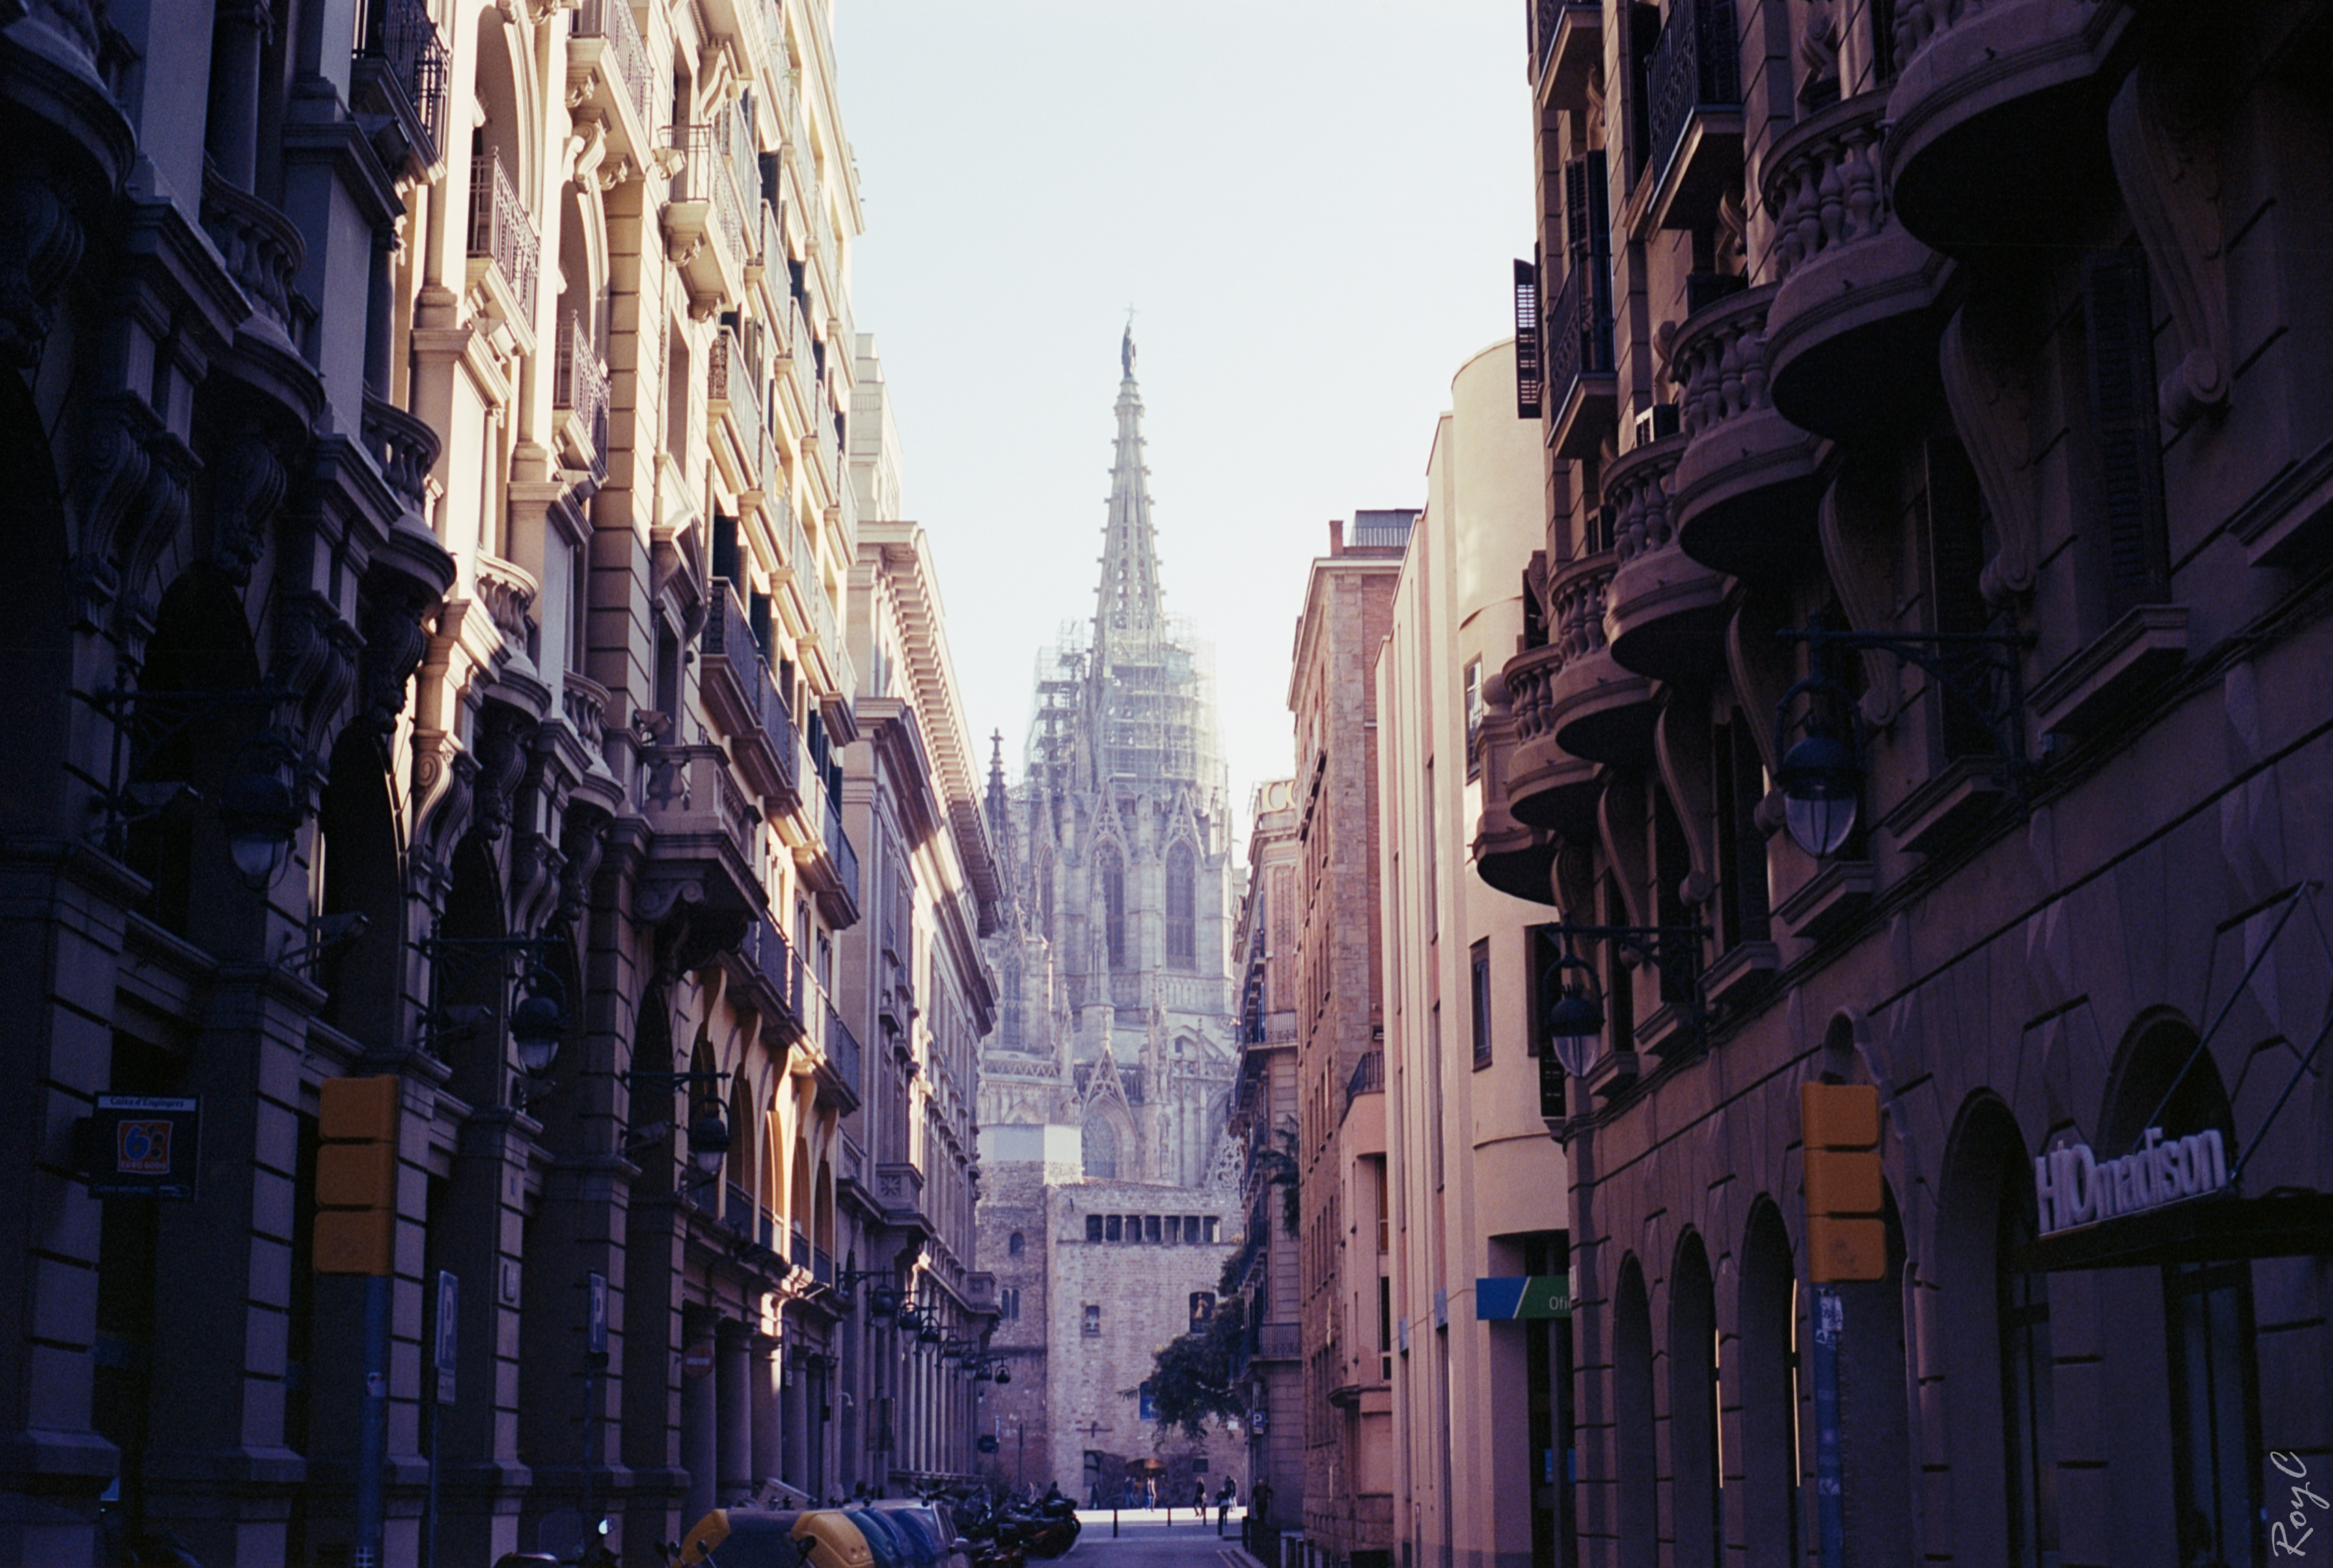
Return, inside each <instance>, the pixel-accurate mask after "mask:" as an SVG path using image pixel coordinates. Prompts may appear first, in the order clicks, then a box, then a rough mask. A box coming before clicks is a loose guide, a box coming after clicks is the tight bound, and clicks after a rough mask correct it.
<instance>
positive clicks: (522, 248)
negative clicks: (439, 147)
mask: <svg viewBox="0 0 2333 1568" xmlns="http://www.w3.org/2000/svg"><path fill="white" fill-rule="evenodd" d="M541 253H542V241H541V239H540V238H538V237H537V236H536V234H535V232H534V220H533V218H531V217H529V216H528V215H527V212H526V204H525V203H524V202H523V201H521V200H520V199H519V195H518V187H517V186H515V185H513V184H512V183H511V177H510V174H509V171H507V170H506V169H504V167H503V160H502V158H501V155H499V154H497V153H494V152H482V153H480V154H478V155H477V156H476V157H475V158H472V159H471V160H470V254H472V255H474V256H485V257H486V258H487V259H489V260H491V261H492V262H493V263H494V268H495V270H496V271H498V272H501V273H502V275H503V282H505V283H507V284H508V285H509V286H510V292H511V295H512V297H513V298H514V299H515V300H516V301H518V306H519V311H520V312H521V313H522V314H523V316H524V317H525V318H526V324H527V325H529V326H532V325H533V321H534V282H535V272H536V268H537V266H538V265H539V263H540V257H541Z"/></svg>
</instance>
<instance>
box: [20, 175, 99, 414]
mask: <svg viewBox="0 0 2333 1568" xmlns="http://www.w3.org/2000/svg"><path fill="white" fill-rule="evenodd" d="M82 243H83V235H82V227H81V224H80V222H79V221H78V220H77V219H75V218H74V216H73V215H72V210H71V209H70V208H69V207H67V206H65V203H64V199H63V198H62V196H59V195H58V194H57V192H56V189H55V187H53V186H51V185H50V184H49V183H48V182H47V181H46V180H43V179H41V178H39V177H35V176H33V175H17V176H15V177H13V178H10V179H7V180H6V181H5V183H0V362H5V363H6V364H9V365H12V366H14V367H15V368H18V369H29V368H31V367H33V366H34V365H35V364H37V363H39V362H40V358H41V349H42V346H43V344H45V343H46V342H47V341H48V338H49V328H50V327H51V326H52V325H53V323H54V322H55V320H56V296H57V291H58V290H59V289H60V288H61V287H62V286H63V283H64V281H65V279H66V278H67V277H69V276H70V275H71V274H72V270H73V268H74V266H76V265H77V264H78V263H80V261H81V253H82Z"/></svg>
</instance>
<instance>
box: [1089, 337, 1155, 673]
mask: <svg viewBox="0 0 2333 1568" xmlns="http://www.w3.org/2000/svg"><path fill="white" fill-rule="evenodd" d="M1118 364H1119V366H1120V367H1121V368H1123V369H1124V371H1125V378H1124V379H1122V380H1120V381H1119V382H1118V452H1117V460H1116V462H1115V463H1114V464H1112V466H1111V469H1110V478H1109V522H1108V524H1107V525H1106V527H1105V530H1104V532H1103V535H1102V556H1101V588H1100V590H1099V593H1098V594H1097V596H1096V598H1095V605H1094V649H1095V652H1096V654H1097V655H1099V659H1098V662H1099V663H1103V664H1107V663H1108V650H1109V645H1111V644H1112V643H1120V644H1126V643H1139V642H1143V641H1147V640H1149V639H1151V638H1155V637H1156V636H1157V635H1158V632H1159V629H1160V621H1161V617H1160V613H1159V607H1158V549H1157V537H1156V536H1155V535H1154V534H1153V533H1152V532H1151V529H1150V486H1149V483H1148V476H1149V473H1150V471H1149V470H1148V469H1147V468H1145V467H1144V466H1143V464H1142V393H1141V391H1140V389H1139V388H1138V387H1136V386H1135V384H1134V328H1133V325H1132V324H1131V323H1128V326H1127V329H1126V336H1125V337H1124V338H1123V339H1120V340H1119V342H1118Z"/></svg>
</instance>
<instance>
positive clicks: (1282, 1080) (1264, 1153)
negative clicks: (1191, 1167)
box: [1227, 779, 1305, 1563]
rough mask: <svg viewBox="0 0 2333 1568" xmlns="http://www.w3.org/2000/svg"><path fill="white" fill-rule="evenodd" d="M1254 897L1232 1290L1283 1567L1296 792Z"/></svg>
mask: <svg viewBox="0 0 2333 1568" xmlns="http://www.w3.org/2000/svg"><path fill="white" fill-rule="evenodd" d="M1247 843H1248V849H1247V886H1246V892H1245V893H1244V894H1243V896H1242V897H1241V899H1240V906H1239V922H1238V925H1237V927H1236V931H1235V934H1234V938H1233V945H1232V953H1233V957H1234V961H1235V962H1236V963H1237V964H1238V965H1239V970H1240V1068H1239V1078H1238V1080H1237V1083H1236V1084H1235V1085H1234V1088H1233V1091H1232V1130H1233V1131H1234V1133H1237V1134H1239V1135H1240V1136H1241V1137H1242V1138H1243V1139H1244V1140H1245V1142H1246V1162H1245V1166H1244V1169H1243V1179H1242V1184H1241V1191H1242V1195H1243V1197H1244V1198H1245V1200H1246V1201H1247V1240H1246V1242H1245V1243H1244V1245H1243V1247H1242V1248H1241V1251H1240V1254H1239V1263H1238V1265H1237V1266H1236V1267H1234V1269H1233V1271H1232V1273H1231V1275H1230V1276H1228V1277H1227V1283H1229V1284H1230V1285H1232V1286H1234V1288H1235V1289H1236V1290H1238V1292H1239V1293H1240V1296H1241V1298H1242V1302H1243V1306H1242V1310H1243V1312H1244V1314H1245V1315H1246V1321H1247V1341H1246V1344H1245V1346H1244V1353H1245V1362H1244V1364H1243V1365H1242V1366H1241V1367H1239V1368H1237V1369H1235V1373H1234V1376H1235V1378H1236V1379H1237V1380H1238V1381H1240V1382H1243V1385H1244V1388H1245V1391H1246V1394H1247V1411H1248V1415H1247V1476H1248V1510H1247V1517H1248V1519H1249V1521H1250V1524H1249V1525H1248V1531H1247V1545H1248V1550H1249V1551H1251V1552H1253V1553H1254V1554H1256V1555H1257V1556H1259V1557H1260V1558H1262V1559H1263V1561H1265V1562H1267V1563H1278V1562H1279V1561H1280V1559H1279V1555H1278V1554H1279V1550H1280V1540H1281V1536H1282V1533H1283V1531H1286V1532H1288V1533H1291V1534H1293V1533H1295V1532H1297V1531H1301V1529H1302V1526H1303V1519H1304V1458H1305V1438H1304V1410H1305V1405H1304V1319H1303V1296H1302V1293H1301V1278H1302V1276H1301V1257H1302V1238H1301V1230H1302V1226H1301V1216H1300V1215H1299V1214H1298V1213H1297V1212H1296V1211H1295V1209H1294V1207H1293V1206H1294V1205H1296V1204H1297V1203H1298V1201H1299V1197H1298V1195H1299V1194H1300V1193H1301V1186H1300V1184H1299V1182H1298V1180H1297V1176H1298V1167H1297V1164H1296V1153H1297V1148H1298V1139H1297V1079H1296V1007H1297V990H1296V910H1297V887H1296V879H1297V877H1298V875H1301V862H1302V850H1303V846H1302V844H1301V842H1300V841H1299V840H1298V838H1297V837H1296V781H1295V780H1294V779H1269V780H1267V781H1266V782H1264V783H1262V784H1259V785H1257V786H1256V788H1255V792H1254V793H1253V796H1251V797H1250V799H1249V806H1248V841H1247Z"/></svg>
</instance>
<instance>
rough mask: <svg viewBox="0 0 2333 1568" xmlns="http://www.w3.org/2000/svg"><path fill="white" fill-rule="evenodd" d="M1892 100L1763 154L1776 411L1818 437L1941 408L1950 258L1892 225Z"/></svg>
mask: <svg viewBox="0 0 2333 1568" xmlns="http://www.w3.org/2000/svg"><path fill="white" fill-rule="evenodd" d="M1886 110H1887V102H1886V95H1885V94H1882V93H1877V92H1868V93H1865V94H1864V95H1863V96H1861V97H1859V98H1850V99H1848V100H1847V101H1846V102H1844V103H1838V104H1834V105H1832V106H1831V107H1830V108H1829V109H1827V110H1823V111H1822V112H1821V113H1819V114H1817V115H1813V116H1811V117H1810V118H1809V119H1807V120H1802V121H1800V123H1799V124H1797V125H1795V126H1793V127H1791V129H1790V131H1789V132H1788V133H1787V134H1785V135H1784V136H1782V137H1781V139H1778V140H1777V141H1776V142H1775V143H1774V147H1773V150H1772V151H1771V153H1770V154H1769V155H1768V156H1767V158H1766V166H1765V196H1766V207H1767V210H1768V211H1770V212H1771V213H1773V214H1775V215H1776V216H1775V224H1774V250H1773V276H1774V279H1775V281H1776V282H1778V283H1780V284H1781V288H1780V290H1779V292H1776V293H1775V295H1774V298H1773V304H1772V307H1771V309H1770V310H1769V311H1768V312H1767V316H1766V366H1767V374H1768V379H1769V381H1770V382H1771V387H1772V391H1773V399H1774V406H1775V407H1777V408H1779V409H1781V411H1782V413H1783V415H1784V416H1786V417H1788V418H1789V419H1790V420H1791V422H1792V423H1794V424H1797V425H1803V426H1805V427H1806V428H1807V429H1809V430H1812V431H1814V432H1815V433H1816V434H1818V435H1829V436H1831V437H1833V438H1835V439H1840V440H1850V439H1855V438H1858V437H1862V436H1867V435H1874V434H1877V433H1879V432H1881V431H1885V430H1888V429H1892V428H1898V427H1901V426H1902V425H1906V424H1907V423H1909V422H1911V421H1912V420H1915V419H1916V418H1917V417H1919V416H1920V415H1921V413H1922V412H1923V411H1924V410H1925V408H1927V407H1928V406H1931V404H1932V403H1933V401H1934V398H1935V385H1936V372H1935V368H1936V339H1937V335H1938V334H1939V333H1940V332H1941V331H1942V330H1943V326H1944V324H1943V322H1942V320H1940V319H1939V317H1938V315H1937V312H1936V309H1935V302H1936V286H1937V282H1938V280H1939V275H1940V274H1941V272H1943V270H1944V265H1945V263H1944V258H1943V257H1942V256H1940V255H1938V254H1937V253H1935V252H1934V251H1932V250H1930V249H1929V248H1928V247H1927V246H1926V245H1925V244H1921V243H1920V242H1919V241H1918V240H1917V239H1915V238H1914V237H1913V236H1912V235H1911V234H1909V233H1908V232H1906V230H1905V228H1904V227H1903V225H1900V224H1898V223H1897V222H1896V214H1895V209H1894V208H1893V206H1891V205H1890V203H1889V201H1888V193H1887V182H1886V181H1884V180H1883V179H1881V178H1880V168H1879V140H1880V125H1881V116H1882V115H1883V114H1884V113H1885V112H1886Z"/></svg>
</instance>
